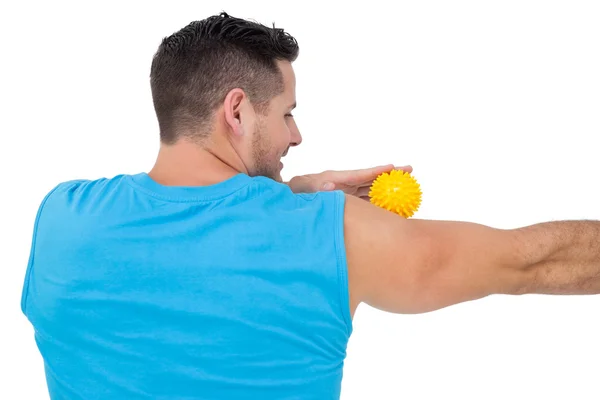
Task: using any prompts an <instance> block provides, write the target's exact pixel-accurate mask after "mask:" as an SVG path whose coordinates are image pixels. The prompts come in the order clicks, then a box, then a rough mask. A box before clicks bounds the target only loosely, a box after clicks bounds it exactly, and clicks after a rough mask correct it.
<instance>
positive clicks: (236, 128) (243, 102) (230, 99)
mask: <svg viewBox="0 0 600 400" xmlns="http://www.w3.org/2000/svg"><path fill="white" fill-rule="evenodd" d="M223 106H224V111H225V122H226V123H227V126H229V129H231V132H232V133H233V134H234V135H235V136H244V134H246V129H245V127H246V126H248V122H249V121H246V119H248V118H249V115H248V96H246V93H245V92H244V91H243V90H242V89H239V88H236V89H232V90H230V91H229V93H227V96H226V97H225V101H224V103H223Z"/></svg>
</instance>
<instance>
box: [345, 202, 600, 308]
mask: <svg viewBox="0 0 600 400" xmlns="http://www.w3.org/2000/svg"><path fill="white" fill-rule="evenodd" d="M345 241H346V251H347V260H348V270H349V271H348V274H349V279H350V295H351V301H352V303H353V307H356V306H357V305H358V304H359V303H361V302H365V303H367V304H369V305H371V306H373V307H376V308H379V309H382V310H385V311H389V312H395V313H422V312H429V311H433V310H436V309H440V308H443V307H447V306H450V305H453V304H457V303H461V302H464V301H470V300H475V299H479V298H483V297H486V296H488V295H491V294H514V295H518V294H526V293H548V294H597V293H600V222H597V221H564V222H547V223H542V224H537V225H532V226H528V227H523V228H518V229H510V230H506V229H496V228H492V227H488V226H485V225H480V224H475V223H468V222H454V221H431V220H418V219H408V220H407V219H404V218H402V217H399V216H397V215H395V214H393V213H390V212H388V211H386V210H383V209H380V208H378V207H376V206H373V205H371V204H369V203H367V202H364V201H360V200H358V199H355V198H352V197H351V196H347V197H346V209H345Z"/></svg>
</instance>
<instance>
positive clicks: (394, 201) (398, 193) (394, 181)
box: [369, 170, 421, 218]
mask: <svg viewBox="0 0 600 400" xmlns="http://www.w3.org/2000/svg"><path fill="white" fill-rule="evenodd" d="M369 197H370V198H371V203H373V204H375V205H376V206H379V207H381V208H385V209H386V210H388V211H392V212H395V213H396V214H398V215H400V216H402V217H404V218H410V217H412V216H413V215H414V213H415V212H416V211H417V210H418V209H419V206H420V205H421V186H420V185H419V183H417V181H416V180H415V178H413V177H412V176H411V175H410V174H409V173H408V172H404V171H398V170H393V171H390V172H389V173H387V172H385V173H383V174H381V175H379V176H378V177H377V179H375V181H373V185H371V191H370V192H369Z"/></svg>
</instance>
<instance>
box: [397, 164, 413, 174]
mask: <svg viewBox="0 0 600 400" xmlns="http://www.w3.org/2000/svg"><path fill="white" fill-rule="evenodd" d="M394 169H395V170H398V171H404V172H408V173H409V174H410V173H412V172H413V167H412V166H410V165H405V166H403V167H395V168H394Z"/></svg>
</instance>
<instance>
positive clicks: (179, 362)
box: [22, 13, 600, 400]
mask: <svg viewBox="0 0 600 400" xmlns="http://www.w3.org/2000/svg"><path fill="white" fill-rule="evenodd" d="M297 55H298V46H297V43H296V41H295V40H294V39H293V38H292V37H291V36H290V35H289V34H287V33H286V32H284V31H283V30H280V29H275V28H268V27H265V26H262V25H259V24H257V23H253V22H248V21H245V20H241V19H237V18H232V17H230V16H228V15H227V14H224V13H223V14H221V15H217V16H213V17H210V18H208V19H205V20H203V21H197V22H193V23H191V24H190V25H188V26H187V27H185V28H183V29H182V30H181V31H179V32H177V33H175V34H173V35H171V36H169V37H167V38H165V39H164V40H163V42H162V43H161V45H160V46H159V49H158V50H157V52H156V55H155V57H154V59H153V62H152V68H151V88H152V95H153V100H154V106H155V110H156V114H157V117H158V121H159V127H160V137H161V148H160V152H159V155H158V158H157V160H156V164H155V165H154V167H153V168H152V170H151V171H150V172H149V173H140V174H137V175H119V176H117V177H114V178H111V179H99V180H95V181H90V180H77V181H70V182H63V183H61V184H59V185H57V186H56V187H55V188H54V189H53V190H52V191H51V192H50V193H49V194H48V195H47V196H46V197H45V199H44V200H43V202H42V204H41V206H40V209H39V211H38V215H37V218H36V223H35V228H34V237H33V243H32V250H31V256H30V261H29V266H28V268H27V274H26V278H25V284H24V288H23V297H22V310H23V312H24V313H25V314H26V315H27V317H28V318H29V320H30V321H31V323H32V325H33V326H34V328H35V337H36V342H37V344H38V347H39V349H40V352H41V354H42V356H43V359H44V365H45V370H46V378H47V383H48V388H49V392H50V395H51V397H52V398H53V399H87V400H92V399H336V398H339V394H340V387H341V379H342V368H343V362H344V358H345V355H346V344H347V342H348V339H349V337H350V335H351V333H352V316H353V314H354V311H355V310H356V308H357V306H358V305H359V304H360V303H366V304H369V305H371V306H374V307H377V308H379V309H381V310H386V311H389V312H393V313H424V312H429V311H433V310H436V309H440V308H443V307H447V306H450V305H452V304H456V303H460V302H464V301H470V300H475V299H479V298H482V297H485V296H488V295H491V294H514V295H519V294H524V293H551V294H596V293H599V292H600V224H599V223H598V222H595V221H562V222H553V223H542V224H537V225H533V226H528V227H523V228H520V229H512V230H500V229H494V228H491V227H487V226H483V225H478V224H473V223H465V222H449V221H425V220H417V219H411V220H406V219H403V218H401V217H399V216H397V215H395V214H393V213H390V212H388V211H386V210H383V209H381V208H378V207H375V206H373V205H371V204H370V203H369V202H367V201H364V199H366V198H367V195H368V187H369V185H370V183H371V181H372V180H373V178H374V177H376V176H377V175H378V174H379V173H380V172H383V171H387V170H389V169H391V168H393V166H384V167H382V168H379V169H373V170H364V171H346V172H334V171H328V172H325V173H322V174H316V175H308V176H304V177H298V178H294V179H292V180H291V181H290V182H289V183H287V184H286V183H283V182H281V180H282V179H281V175H280V171H281V168H282V166H283V165H282V164H281V162H280V159H281V158H282V157H283V156H285V155H286V154H287V152H288V150H289V148H290V147H293V146H297V145H299V144H300V143H301V141H302V138H301V135H300V132H299V130H298V128H297V126H296V123H295V121H294V117H293V115H292V110H293V108H294V107H295V102H296V101H295V77H294V71H293V68H292V63H293V61H294V60H295V59H296V57H297ZM406 170H407V171H411V168H410V167H407V168H406ZM328 185H329V186H328ZM331 185H333V187H331ZM332 189H338V190H332ZM345 192H346V193H345Z"/></svg>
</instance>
